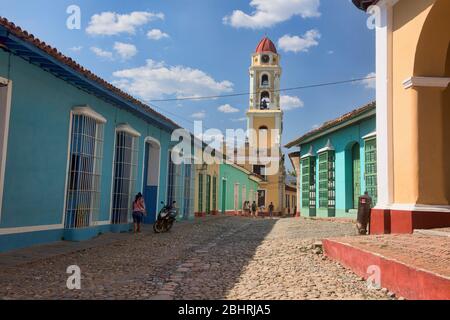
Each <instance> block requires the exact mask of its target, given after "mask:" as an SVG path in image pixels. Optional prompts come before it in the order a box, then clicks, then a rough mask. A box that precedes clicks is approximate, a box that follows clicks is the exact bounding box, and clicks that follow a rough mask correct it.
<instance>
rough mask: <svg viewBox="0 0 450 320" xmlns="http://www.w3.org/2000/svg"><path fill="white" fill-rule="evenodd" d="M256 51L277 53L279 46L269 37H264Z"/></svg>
mask: <svg viewBox="0 0 450 320" xmlns="http://www.w3.org/2000/svg"><path fill="white" fill-rule="evenodd" d="M255 52H256V53H262V52H273V53H277V48H276V47H275V45H274V44H273V42H272V40H270V39H269V38H267V37H264V38H263V39H262V40H261V41H260V42H259V44H258V46H257V47H256V50H255Z"/></svg>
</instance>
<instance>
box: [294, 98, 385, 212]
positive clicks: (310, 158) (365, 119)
mask: <svg viewBox="0 0 450 320" xmlns="http://www.w3.org/2000/svg"><path fill="white" fill-rule="evenodd" d="M375 117H376V106H375V103H371V104H369V105H366V106H364V107H362V108H359V109H356V110H354V111H352V112H350V113H348V114H345V115H343V116H342V117H340V118H338V119H335V120H332V121H328V122H326V123H325V124H324V125H322V126H321V127H319V128H317V129H315V130H313V131H311V132H308V133H306V134H305V135H303V136H302V137H300V138H298V139H296V140H294V141H292V142H290V143H289V144H288V145H287V146H286V147H287V148H292V147H299V148H300V152H299V153H293V154H292V158H291V159H293V161H295V162H296V163H295V165H294V168H295V169H296V172H297V176H298V188H297V193H298V199H299V201H298V205H299V208H300V214H301V215H302V216H305V217H323V218H325V217H326V218H328V217H338V218H354V219H356V216H357V208H358V198H359V197H360V196H361V195H363V194H364V192H365V191H367V192H368V193H369V195H370V196H371V197H372V198H373V202H374V203H376V202H377V179H376V175H377V160H376V121H375Z"/></svg>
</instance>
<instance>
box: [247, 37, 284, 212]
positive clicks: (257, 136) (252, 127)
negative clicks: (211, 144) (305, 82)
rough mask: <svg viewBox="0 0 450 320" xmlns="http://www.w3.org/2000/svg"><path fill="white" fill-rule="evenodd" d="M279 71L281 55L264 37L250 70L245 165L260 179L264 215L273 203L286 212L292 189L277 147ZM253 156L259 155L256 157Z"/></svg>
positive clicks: (280, 116) (279, 131)
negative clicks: (288, 195) (286, 203)
mask: <svg viewBox="0 0 450 320" xmlns="http://www.w3.org/2000/svg"><path fill="white" fill-rule="evenodd" d="M281 74H282V69H281V66H280V55H279V54H278V52H277V49H276V47H275V45H274V44H273V42H272V41H271V40H270V39H269V38H267V37H265V38H264V39H262V40H261V41H260V43H259V44H258V46H257V48H256V50H255V52H254V53H253V54H252V61H251V66H250V69H249V75H250V101H249V109H248V111H247V120H248V121H247V127H248V130H249V131H248V132H249V134H248V142H247V143H246V148H245V155H246V156H247V158H246V163H245V165H244V167H245V168H246V169H247V170H249V171H251V172H254V173H255V174H258V175H259V176H261V177H262V178H263V181H262V182H261V183H260V189H259V190H258V200H257V204H258V207H259V208H260V211H261V212H263V213H266V214H267V212H268V210H269V206H270V204H271V203H272V204H273V206H274V213H275V214H278V215H281V214H283V213H284V212H285V202H286V201H285V200H286V188H287V189H288V190H289V192H291V190H292V188H290V187H287V186H286V184H285V176H286V174H285V167H284V156H282V154H281V148H280V143H281V134H282V131H283V111H282V110H281V106H280V91H279V90H280V78H281ZM252 147H253V150H252ZM252 155H256V156H258V157H257V159H255V158H254V157H252ZM290 200H291V198H290Z"/></svg>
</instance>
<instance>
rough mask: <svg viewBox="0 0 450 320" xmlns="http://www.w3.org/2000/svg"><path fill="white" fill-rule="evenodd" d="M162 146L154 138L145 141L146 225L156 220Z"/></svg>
mask: <svg viewBox="0 0 450 320" xmlns="http://www.w3.org/2000/svg"><path fill="white" fill-rule="evenodd" d="M160 161H161V145H160V144H159V141H158V140H156V139H153V138H150V137H148V138H146V139H145V154H144V177H143V188H142V190H143V194H144V200H145V207H146V208H147V216H146V217H145V219H144V222H145V223H153V222H155V220H156V215H157V211H158V198H159V181H160Z"/></svg>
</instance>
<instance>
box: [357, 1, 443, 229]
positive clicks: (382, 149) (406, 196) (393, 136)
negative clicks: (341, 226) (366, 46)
mask: <svg viewBox="0 0 450 320" xmlns="http://www.w3.org/2000/svg"><path fill="white" fill-rule="evenodd" d="M353 2H354V3H355V4H356V5H357V6H358V7H359V8H361V9H364V10H366V9H368V8H370V12H371V13H377V17H378V19H377V21H376V25H375V30H376V74H377V85H376V87H377V88H376V89H377V93H376V96H377V97H376V99H377V133H378V139H377V152H378V169H379V170H378V203H377V206H376V208H375V209H374V210H373V211H372V221H371V232H372V233H411V232H413V230H414V229H420V228H435V227H445V226H450V166H449V163H450V149H449V148H448V141H450V125H449V122H448V121H447V119H449V114H450V109H449V106H450V88H449V83H450V32H449V30H450V19H448V17H449V16H450V1H448V0H420V1H410V0H394V1H385V0H380V1H377V0H353ZM371 5H376V7H370V6H371ZM362 27H364V26H362Z"/></svg>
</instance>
